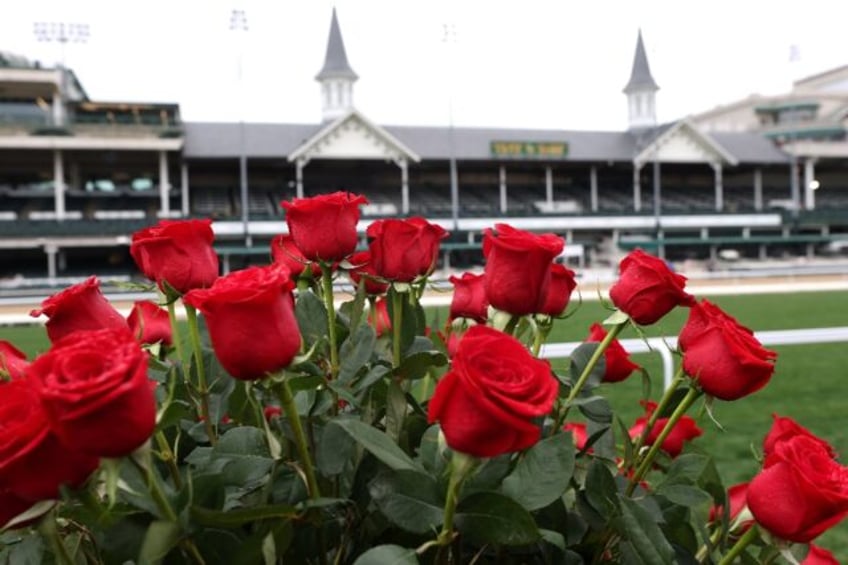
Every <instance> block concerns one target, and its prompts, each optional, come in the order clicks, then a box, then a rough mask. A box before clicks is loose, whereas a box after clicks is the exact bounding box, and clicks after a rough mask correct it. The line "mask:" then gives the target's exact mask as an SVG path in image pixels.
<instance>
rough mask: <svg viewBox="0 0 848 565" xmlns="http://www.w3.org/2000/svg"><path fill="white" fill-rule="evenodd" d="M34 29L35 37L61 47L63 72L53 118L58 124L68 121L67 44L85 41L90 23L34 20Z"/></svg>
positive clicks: (88, 33) (60, 62)
mask: <svg viewBox="0 0 848 565" xmlns="http://www.w3.org/2000/svg"><path fill="white" fill-rule="evenodd" d="M32 31H33V33H34V34H35V39H36V40H37V41H41V42H47V43H58V44H59V47H60V59H59V67H60V72H61V73H62V75H61V77H60V79H59V99H58V100H59V103H58V106H54V109H53V120H54V121H55V122H56V123H55V125H57V126H64V125H66V123H67V105H66V103H67V96H68V70H67V68H66V67H65V45H66V44H68V43H85V42H86V41H88V38H89V35H90V31H89V27H88V24H81V23H66V22H34V23H33V24H32Z"/></svg>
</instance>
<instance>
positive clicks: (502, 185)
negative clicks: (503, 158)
mask: <svg viewBox="0 0 848 565" xmlns="http://www.w3.org/2000/svg"><path fill="white" fill-rule="evenodd" d="M498 188H499V189H500V196H501V214H506V212H507V202H506V166H505V165H501V166H500V169H499V170H498Z"/></svg>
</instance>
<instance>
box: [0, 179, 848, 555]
mask: <svg viewBox="0 0 848 565" xmlns="http://www.w3.org/2000/svg"><path fill="white" fill-rule="evenodd" d="M364 202H366V200H365V198H364V197H362V196H357V195H354V194H350V193H343V192H339V193H335V194H328V195H321V196H315V197H312V198H305V199H295V200H294V201H292V202H284V203H283V206H284V208H285V209H286V222H287V225H288V232H287V234H286V235H281V236H278V237H276V238H275V239H274V240H273V241H272V246H271V258H270V261H269V264H268V265H266V266H255V267H249V268H245V269H242V270H239V271H235V272H232V273H229V274H226V275H224V276H219V269H218V259H217V256H216V254H215V251H214V247H213V241H214V235H213V232H212V229H211V222H210V221H208V220H186V221H162V222H160V223H159V224H158V225H156V226H153V227H150V228H147V229H144V230H141V231H139V232H137V233H135V234H134V235H133V238H132V245H131V249H130V250H131V254H132V256H133V258H134V259H135V261H136V263H137V265H138V267H139V269H140V270H141V271H142V272H143V273H144V275H145V276H146V277H147V278H148V279H150V280H151V281H153V282H155V285H156V288H157V290H158V295H159V296H160V300H159V301H156V302H154V301H142V302H137V303H136V304H135V306H134V308H133V310H132V312H131V313H130V315H129V316H128V317H127V318H124V317H123V316H122V315H121V314H120V313H119V312H118V311H117V310H115V309H114V307H113V306H112V305H111V304H110V303H109V301H107V300H106V298H105V297H104V296H103V294H102V293H101V291H100V286H99V281H98V280H97V279H96V278H95V277H91V278H89V279H88V280H86V281H85V282H83V283H81V284H78V285H74V286H71V287H69V288H67V289H65V290H63V291H62V292H59V293H57V294H55V295H53V296H51V297H49V298H48V299H47V300H45V301H44V303H43V304H42V305H41V308H39V309H37V310H34V311H33V315H34V316H46V317H47V321H46V331H47V335H48V337H49V339H50V342H51V345H50V348H49V349H48V350H47V351H45V352H43V353H42V354H40V355H38V356H37V357H36V358H34V359H32V360H30V359H27V357H26V356H25V355H24V354H23V353H21V352H20V351H19V350H18V349H17V348H16V347H15V346H14V344H11V343H7V342H0V374H2V377H3V382H2V383H0V525H2V526H3V532H2V534H0V562H2V563H15V564H17V563H41V562H44V563H59V564H62V565H70V564H84V563H109V564H111V563H116V564H119V563H195V564H200V563H207V564H213V563H222V564H229V563H245V564H254V563H257V564H260V563H315V564H322V565H323V564H330V563H332V564H340V563H353V564H356V565H369V564H382V563H394V564H415V563H433V564H442V563H445V564H447V563H451V564H464V563H515V564H518V563H540V564H542V563H569V564H580V563H585V564H601V563H624V564H631V563H632V564H651V565H653V564H672V563H686V564H690V563H691V564H706V563H718V564H721V565H727V564H730V563H772V562H776V561H777V560H780V559H783V560H785V561H786V562H788V563H799V562H800V563H805V564H808V565H811V564H820V563H836V560H835V559H834V558H833V556H832V555H830V554H829V553H828V552H827V551H826V550H824V549H821V548H818V547H816V546H814V545H812V544H811V542H812V541H813V540H814V539H815V538H816V537H818V536H819V535H820V534H821V533H822V532H824V531H825V530H827V529H828V528H830V527H832V526H833V525H835V524H836V523H837V522H839V521H840V520H841V519H842V518H843V517H844V516H845V515H846V514H848V469H846V467H844V466H843V465H841V464H840V463H839V462H838V461H837V459H836V455H835V453H834V451H833V449H832V448H831V447H830V445H829V444H828V443H827V442H826V441H825V440H823V439H821V438H818V437H815V436H814V435H813V434H811V433H810V432H809V431H807V430H806V429H804V428H803V427H802V426H801V425H799V424H798V423H796V422H794V421H792V420H790V419H788V418H783V417H775V421H774V426H773V428H772V430H771V432H769V434H768V436H767V437H766V438H765V439H764V441H763V444H762V470H761V471H760V472H759V474H757V475H756V476H755V477H753V478H752V479H751V481H750V482H749V483H746V484H742V485H734V486H731V487H729V488H728V487H726V486H725V485H723V484H722V481H721V478H720V476H719V474H718V472H717V470H716V467H715V465H714V463H713V461H712V459H711V458H710V457H708V456H706V455H703V454H699V453H688V452H687V451H686V450H685V448H684V447H685V444H686V443H687V442H688V441H691V440H692V439H693V438H695V437H697V436H698V435H700V433H701V430H700V428H699V427H698V425H697V423H696V421H695V420H694V419H693V418H692V417H691V416H690V415H688V412H689V411H690V409H692V407H693V406H695V405H696V404H697V403H699V402H702V401H704V400H705V399H707V400H712V399H719V400H722V401H737V400H740V399H743V398H744V397H745V396H747V395H749V394H752V393H755V392H756V391H757V390H759V389H760V388H762V387H763V386H765V385H766V384H767V383H768V381H769V379H770V378H771V376H772V374H773V371H774V361H775V358H776V355H775V354H774V353H773V352H771V351H769V350H767V349H765V348H763V347H762V345H761V344H760V343H759V342H758V341H757V340H756V338H755V337H754V336H753V334H752V332H751V331H750V330H748V329H746V328H745V327H744V326H742V325H740V324H739V323H738V322H737V321H736V320H735V319H734V318H733V317H731V316H730V315H729V314H727V313H725V312H723V311H722V310H721V309H719V308H718V307H717V306H715V305H714V304H712V303H710V302H709V301H706V300H702V301H700V302H698V301H696V300H695V298H694V297H693V296H691V295H690V294H688V293H687V292H686V291H685V278H684V277H682V276H680V275H678V274H675V273H673V272H671V271H670V270H669V268H668V267H667V266H666V264H665V263H664V262H663V261H661V260H660V259H658V258H656V257H652V256H650V255H648V254H646V253H644V252H642V251H635V252H633V253H631V254H630V255H628V256H627V257H625V259H624V260H623V261H622V262H621V264H620V269H619V271H620V273H619V278H618V280H617V282H616V283H615V284H614V285H613V286H612V288H611V289H610V293H609V295H610V299H611V305H610V315H609V317H608V318H607V319H606V320H598V321H597V323H596V324H593V325H592V326H591V328H587V334H588V335H587V338H586V341H585V343H583V344H582V345H581V346H580V347H578V348H577V349H576V350H575V351H574V352H573V353H572V354H571V358H570V363H569V364H568V365H567V366H566V367H565V368H564V369H555V368H553V367H552V365H551V364H550V363H549V362H548V361H547V360H545V359H543V358H542V356H541V355H540V354H541V353H542V352H543V348H544V344H545V341H546V339H547V337H548V335H549V333H550V331H551V328H552V327H553V324H555V323H568V322H567V321H565V318H567V317H568V314H569V312H568V310H569V303H570V298H571V295H572V293H573V291H574V289H575V287H576V283H575V274H574V273H573V272H572V271H570V270H569V269H568V268H566V267H564V266H563V265H561V264H559V263H557V262H556V261H555V259H556V257H558V256H559V255H560V254H561V252H562V250H563V245H564V243H563V240H562V239H561V238H559V237H557V236H555V235H553V234H541V235H540V234H533V233H529V232H525V231H521V230H518V229H514V228H513V227H511V226H509V225H505V224H498V225H495V226H493V227H492V229H489V230H487V231H486V232H485V234H484V237H483V255H484V258H485V269H484V271H483V273H482V274H472V273H465V274H463V275H462V276H460V277H456V276H454V277H451V279H450V280H451V283H452V284H453V295H452V301H451V305H450V313H449V317H448V321H447V323H446V324H445V325H444V326H441V327H435V328H432V327H430V326H431V324H432V320H433V319H434V316H432V315H428V312H427V311H426V310H425V309H424V308H423V307H422V304H421V299H422V297H423V295H424V294H425V293H426V292H428V289H429V287H428V277H429V276H430V275H431V274H432V273H433V271H434V269H435V266H436V263H437V258H438V254H439V246H440V242H441V240H442V239H444V238H445V237H447V235H448V234H447V233H446V232H445V230H443V229H442V228H441V227H439V226H438V225H435V224H432V223H430V222H428V221H427V220H425V219H423V218H415V217H413V218H404V219H385V220H378V221H375V222H373V223H371V224H370V225H369V226H368V228H367V232H366V235H367V237H368V245H367V250H360V251H358V252H357V244H358V243H359V237H358V235H357V223H358V222H359V206H360V205H361V204H363V203H364ZM337 280H349V281H351V282H352V284H353V285H354V288H355V289H356V290H355V292H352V293H349V294H348V295H347V298H343V299H342V300H339V299H338V296H337V293H335V292H334V283H335V282H336V281H337ZM675 308H688V309H689V317H688V321H687V322H686V324H685V326H684V327H683V330H682V332H681V334H680V336H679V339H678V349H679V351H678V353H679V359H680V365H679V370H678V372H677V374H676V375H675V377H674V379H673V381H672V383H671V386H670V387H668V388H667V389H666V390H665V391H664V392H663V394H662V396H661V397H660V398H658V399H656V400H655V401H651V400H649V399H645V401H644V406H645V414H644V416H642V417H640V418H639V419H638V420H637V421H636V422H635V423H634V424H633V425H632V426H630V427H628V426H626V425H625V424H623V423H622V422H621V420H619V419H617V418H616V417H615V415H614V414H613V412H612V410H611V408H610V405H609V403H608V402H607V400H606V399H605V398H604V397H603V396H602V395H600V394H599V391H600V390H602V389H601V388H600V386H599V385H600V384H601V383H616V382H620V381H622V380H624V379H627V378H628V377H629V376H630V374H631V373H633V372H634V371H635V370H637V369H639V368H638V367H637V366H636V365H635V364H634V363H633V362H632V361H631V360H630V358H629V356H628V353H627V352H626V351H625V349H624V348H623V347H622V345H621V343H620V342H619V341H618V336H619V335H620V334H621V332H622V331H623V330H624V329H626V328H627V327H629V326H632V327H635V328H637V329H638V328H640V327H643V326H647V325H650V324H653V323H655V322H657V321H658V320H659V319H660V318H662V317H663V316H665V315H666V314H667V313H668V312H669V311H671V310H672V309H675ZM183 311H184V312H185V323H183V322H182V321H181V320H180V318H181V317H180V316H179V314H181V313H182V312H183ZM607 386H614V385H613V384H609V385H607Z"/></svg>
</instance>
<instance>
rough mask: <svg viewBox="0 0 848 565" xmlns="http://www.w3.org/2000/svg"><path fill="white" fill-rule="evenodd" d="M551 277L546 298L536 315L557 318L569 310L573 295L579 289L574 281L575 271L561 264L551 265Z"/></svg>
mask: <svg viewBox="0 0 848 565" xmlns="http://www.w3.org/2000/svg"><path fill="white" fill-rule="evenodd" d="M549 276H550V279H549V280H548V288H547V290H546V292H545V298H544V300H543V301H542V306H541V307H540V308H539V311H538V312H536V313H537V314H546V315H548V316H551V317H553V318H556V317H557V316H561V315H562V314H563V313H564V312H565V309H566V308H568V303H569V301H571V293H572V292H573V291H574V289H575V288H577V281H576V280H574V271H572V270H571V269H569V268H567V267H566V266H565V265H562V264H560V263H552V264H551V266H550V270H549Z"/></svg>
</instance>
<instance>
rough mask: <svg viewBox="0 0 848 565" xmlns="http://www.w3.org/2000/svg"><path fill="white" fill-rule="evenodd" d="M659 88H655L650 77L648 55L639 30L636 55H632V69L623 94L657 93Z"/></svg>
mask: <svg viewBox="0 0 848 565" xmlns="http://www.w3.org/2000/svg"><path fill="white" fill-rule="evenodd" d="M659 89H660V87H659V86H657V83H656V81H654V77H653V76H652V75H651V67H650V66H649V65H648V55H647V53H645V44H644V43H643V42H642V30H641V29H640V30H639V36H638V38H637V39H636V53H634V55H633V69H632V70H631V72H630V80H629V81H628V82H627V86H625V87H624V93H625V94H630V93H631V92H637V91H640V90H651V91H657V90H659Z"/></svg>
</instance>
